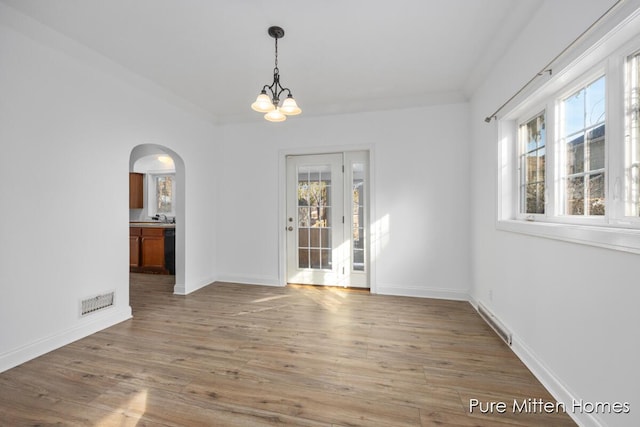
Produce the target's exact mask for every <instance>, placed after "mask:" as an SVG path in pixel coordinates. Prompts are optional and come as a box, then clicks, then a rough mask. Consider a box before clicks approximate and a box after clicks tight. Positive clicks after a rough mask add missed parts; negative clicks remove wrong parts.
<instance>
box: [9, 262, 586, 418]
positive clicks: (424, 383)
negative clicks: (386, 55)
mask: <svg viewBox="0 0 640 427" xmlns="http://www.w3.org/2000/svg"><path fill="white" fill-rule="evenodd" d="M172 279H173V278H172V277H171V276H159V275H141V274H132V275H131V295H130V298H131V305H132V307H133V314H134V318H133V319H132V320H129V321H126V322H123V323H121V324H118V325H116V326H114V327H111V328H109V329H106V330H104V331H101V332H99V333H96V334H94V335H92V336H90V337H87V338H84V339H82V340H79V341H77V342H75V343H73V344H70V345H68V346H65V347H63V348H60V349H58V350H56V351H53V352H51V353H49V354H46V355H44V356H42V357H39V358H37V359H35V360H32V361H30V362H27V363H25V364H23V365H21V366H18V367H16V368H14V369H11V370H9V371H6V372H4V373H2V374H0V423H1V424H2V425H3V426H4V425H6V426H24V425H31V426H35V425H38V426H40V425H65V426H67V425H68V426H265V425H269V426H270V425H291V426H394V427H395V426H431V425H448V426H507V425H518V426H523V425H530V426H542V425H544V426H551V425H558V426H564V425H575V424H574V423H573V421H572V420H571V419H570V417H569V416H568V415H567V414H564V413H552V414H546V413H541V412H542V411H536V413H513V411H512V410H511V405H512V403H513V401H514V399H516V400H517V401H518V402H522V401H525V400H526V399H544V400H545V401H553V399H552V398H551V396H550V395H549V394H548V393H547V392H546V391H545V389H544V388H543V387H542V386H541V385H540V383H539V382H538V381H537V380H536V379H535V378H534V377H533V375H532V374H531V373H530V372H529V371H528V370H527V369H526V367H525V366H524V365H523V364H522V363H521V362H520V361H519V360H518V359H517V358H516V357H515V356H514V354H513V353H512V352H511V351H510V349H509V348H508V347H507V346H506V345H505V344H504V343H503V342H502V341H501V340H500V339H499V338H498V337H497V336H496V335H495V334H494V333H493V331H491V329H490V328H489V327H488V326H487V325H486V324H485V323H484V322H483V321H482V320H481V319H480V317H479V316H478V315H477V314H476V313H475V311H474V310H473V308H472V307H471V306H470V305H469V304H468V303H466V302H456V301H442V300H431V299H420V298H406V297H391V296H379V295H370V294H369V293H368V292H364V291H356V290H343V289H339V288H324V287H308V286H292V285H290V286H287V287H286V288H277V287H265V286H250V285H238V284H231V283H216V284H214V285H210V286H207V287H205V288H203V289H201V290H199V291H197V292H195V293H193V294H191V295H188V296H186V297H185V296H176V295H173V294H172V290H173V284H172ZM470 399H478V400H479V401H480V402H482V403H483V404H485V405H486V403H487V402H490V401H503V402H506V403H507V405H508V410H507V411H506V412H505V413H504V414H500V413H497V412H495V411H494V414H482V413H480V411H479V408H476V409H475V410H474V411H473V413H470V411H469V404H470Z"/></svg>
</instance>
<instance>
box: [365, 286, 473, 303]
mask: <svg viewBox="0 0 640 427" xmlns="http://www.w3.org/2000/svg"><path fill="white" fill-rule="evenodd" d="M375 293H377V294H380V295H394V296H402V297H417V298H435V299H448V300H456V301H469V292H468V291H466V290H465V291H454V290H451V289H446V288H417V287H415V288H414V287H396V286H387V285H382V284H380V283H378V284H377V286H376V292H375Z"/></svg>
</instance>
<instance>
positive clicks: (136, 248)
mask: <svg viewBox="0 0 640 427" xmlns="http://www.w3.org/2000/svg"><path fill="white" fill-rule="evenodd" d="M141 236H142V229H141V228H140V227H129V267H139V266H140V237H141Z"/></svg>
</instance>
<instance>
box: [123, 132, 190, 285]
mask: <svg viewBox="0 0 640 427" xmlns="http://www.w3.org/2000/svg"><path fill="white" fill-rule="evenodd" d="M129 172H131V173H138V174H142V176H143V179H142V181H143V183H142V189H143V195H142V199H143V202H142V207H136V208H134V209H131V208H130V209H129V222H130V227H131V226H132V225H143V224H145V223H146V224H150V223H154V222H157V223H159V224H167V226H166V228H167V229H172V230H175V232H174V233H173V236H172V237H168V239H171V238H173V239H174V242H172V243H173V248H174V249H173V258H172V259H171V258H169V259H170V261H169V263H170V262H171V261H173V264H172V265H165V266H164V267H165V269H166V270H163V269H160V271H162V272H167V271H170V273H172V274H173V275H174V277H175V283H174V287H173V291H174V293H176V294H184V289H185V285H184V284H185V265H186V264H185V233H184V230H185V219H186V217H185V201H186V199H185V165H184V161H183V160H182V157H180V155H179V154H178V153H176V152H175V151H173V150H171V149H170V148H168V147H165V146H162V145H157V144H141V145H138V146H136V147H134V148H133V149H132V150H131V154H130V156H129ZM136 222H137V223H139V224H132V223H136ZM130 230H131V228H130ZM169 241H170V240H168V242H169ZM132 262H133V261H132ZM169 263H168V264H169Z"/></svg>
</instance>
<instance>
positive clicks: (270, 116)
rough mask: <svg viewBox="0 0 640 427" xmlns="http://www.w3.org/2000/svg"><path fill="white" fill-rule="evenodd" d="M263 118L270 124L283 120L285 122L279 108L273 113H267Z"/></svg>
mask: <svg viewBox="0 0 640 427" xmlns="http://www.w3.org/2000/svg"><path fill="white" fill-rule="evenodd" d="M264 118H265V119H267V120H268V121H270V122H284V121H285V120H287V116H285V115H284V114H282V111H280V109H279V108H276V109H275V110H273V111H269V112H268V113H267V114H265V115H264Z"/></svg>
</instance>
